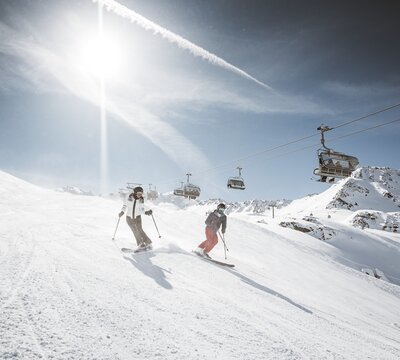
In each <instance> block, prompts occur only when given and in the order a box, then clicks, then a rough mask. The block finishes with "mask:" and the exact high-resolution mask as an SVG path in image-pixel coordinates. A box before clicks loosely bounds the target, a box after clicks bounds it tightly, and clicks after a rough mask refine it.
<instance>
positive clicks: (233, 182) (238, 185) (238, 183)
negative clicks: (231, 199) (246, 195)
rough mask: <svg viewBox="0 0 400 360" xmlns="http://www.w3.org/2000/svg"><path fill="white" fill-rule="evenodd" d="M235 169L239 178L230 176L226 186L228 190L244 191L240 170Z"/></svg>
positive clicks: (239, 168)
mask: <svg viewBox="0 0 400 360" xmlns="http://www.w3.org/2000/svg"><path fill="white" fill-rule="evenodd" d="M236 169H238V170H239V176H232V177H230V178H229V179H228V182H227V184H226V186H227V187H228V189H235V190H244V189H246V186H245V184H244V180H243V178H242V176H241V175H242V174H241V170H242V168H241V167H240V166H238V167H237V168H236Z"/></svg>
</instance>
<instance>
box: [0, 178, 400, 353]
mask: <svg viewBox="0 0 400 360" xmlns="http://www.w3.org/2000/svg"><path fill="white" fill-rule="evenodd" d="M0 180H1V181H2V182H3V188H5V189H9V191H8V192H5V193H4V190H3V193H2V200H1V202H0V213H1V214H4V216H3V217H2V218H1V220H0V221H1V225H2V226H1V227H0V266H1V272H0V309H1V313H0V359H46V360H48V359H57V360H67V359H68V360H81V359H85V360H86V359H89V360H91V359H93V360H94V359H96V360H99V359H101V360H106V359H110V360H119V359H121V360H131V359H167V360H172V359H182V358H188V359H238V360H239V359H240V360H243V359H244V360H247V359H248V360H261V359H262V360H264V359H289V360H295V359H296V360H297V359H318V360H319V359H335V360H336V359H352V360H353V359H360V360H361V359H362V360H364V359H389V360H391V359H393V360H394V359H398V358H399V357H398V355H399V354H400V340H399V339H400V306H399V305H400V290H399V287H398V286H396V285H393V284H390V283H387V282H384V281H380V280H377V279H375V278H372V277H369V276H367V275H365V274H363V273H361V272H359V271H357V270H355V269H354V268H351V267H348V266H345V264H343V263H341V262H338V261H337V256H338V255H340V254H342V253H341V252H340V251H339V250H338V249H337V248H335V247H334V246H332V245H331V243H329V242H322V241H320V240H317V239H315V238H313V237H311V236H309V235H307V234H303V233H300V232H297V231H293V230H290V229H287V228H282V227H280V226H278V221H276V222H274V221H272V219H268V221H267V223H257V218H256V217H254V216H253V217H248V216H246V215H245V214H243V215H241V214H232V215H231V216H229V217H228V230H227V237H226V240H227V245H228V248H229V251H228V252H227V255H228V259H227V261H228V262H232V263H234V264H235V265H236V267H235V268H233V269H230V268H227V267H221V266H219V265H216V264H212V263H209V262H206V261H201V259H198V258H197V256H194V255H193V254H192V253H191V251H192V249H194V248H195V247H196V246H197V244H198V243H200V242H201V241H202V240H204V228H203V224H204V213H205V211H206V210H207V209H208V208H204V207H203V208H199V207H193V208H190V207H189V208H187V209H186V210H182V209H179V208H174V207H171V206H169V205H163V204H160V205H157V206H156V205H154V206H153V210H154V216H155V217H156V220H157V224H158V227H159V229H160V232H161V233H162V238H161V239H159V238H158V236H157V232H156V230H155V229H154V226H153V223H152V220H151V218H149V217H144V219H143V225H144V229H145V230H146V232H147V233H148V234H149V236H150V237H151V238H152V239H153V242H154V250H153V251H151V252H148V253H141V254H126V253H122V252H121V251H120V249H121V248H122V247H133V246H134V241H133V238H132V235H131V233H130V230H129V228H128V226H127V225H126V223H125V221H121V222H120V226H119V229H118V232H117V236H116V240H115V241H111V237H112V234H113V231H114V228H115V221H116V218H117V214H118V212H119V210H120V207H121V204H120V203H119V202H117V201H111V200H104V199H101V198H96V197H84V196H73V195H70V194H60V193H56V192H52V191H47V190H43V189H38V188H35V187H32V188H29V191H30V194H31V197H28V198H23V199H21V198H19V197H18V196H17V195H15V192H14V191H13V189H15V188H19V187H20V185H19V180H18V179H13V178H10V177H7V176H5V175H4V174H3V173H1V172H0ZM26 186H27V185H25V187H26ZM17 194H18V193H17ZM38 199H39V200H40V201H38ZM10 209H15V210H17V209H18V210H19V211H18V212H15V213H14V212H10ZM16 213H19V216H16ZM121 220H122V219H121ZM332 224H334V220H332ZM346 226H347V228H346ZM337 228H338V229H339V228H340V229H341V231H343V232H344V233H346V234H350V233H351V234H352V236H354V237H357V236H358V237H359V238H360V239H361V236H364V238H365V236H368V234H369V232H361V231H359V230H357V229H354V228H352V227H349V226H348V225H345V224H344V223H343V222H340V223H337ZM385 236H386V237H387V238H388V239H389V240H392V241H391V242H390V245H391V246H394V247H395V246H396V244H399V241H398V240H400V239H399V236H398V235H396V234H390V235H387V234H386V235H383V237H381V238H380V239H384V238H385ZM377 237H379V232H377V231H373V232H372V233H371V237H370V238H368V239H369V240H368V241H372V240H373V239H374V238H377ZM371 239H372V240H371ZM212 255H213V256H214V257H215V258H216V259H220V260H223V259H224V251H223V246H222V244H218V245H217V247H216V248H215V250H213V254H212ZM343 255H346V254H343ZM346 256H350V255H349V254H347V255H346Z"/></svg>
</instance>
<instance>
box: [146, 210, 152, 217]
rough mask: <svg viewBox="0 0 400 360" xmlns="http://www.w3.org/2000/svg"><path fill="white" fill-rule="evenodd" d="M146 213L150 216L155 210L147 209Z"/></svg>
mask: <svg viewBox="0 0 400 360" xmlns="http://www.w3.org/2000/svg"><path fill="white" fill-rule="evenodd" d="M144 213H145V214H146V215H149V216H150V215H151V214H152V213H153V210H147V211H145V212H144Z"/></svg>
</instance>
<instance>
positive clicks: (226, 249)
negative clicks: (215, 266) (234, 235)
mask: <svg viewBox="0 0 400 360" xmlns="http://www.w3.org/2000/svg"><path fill="white" fill-rule="evenodd" d="M218 234H219V236H220V237H221V240H222V242H223V243H224V253H225V259H226V258H227V257H226V252H227V251H229V249H228V248H227V246H226V242H225V237H224V236H223V235H221V233H220V232H219V231H218Z"/></svg>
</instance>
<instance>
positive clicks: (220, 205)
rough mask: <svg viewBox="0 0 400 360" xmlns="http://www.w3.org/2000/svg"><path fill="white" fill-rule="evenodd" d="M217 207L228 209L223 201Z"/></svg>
mask: <svg viewBox="0 0 400 360" xmlns="http://www.w3.org/2000/svg"><path fill="white" fill-rule="evenodd" d="M217 209H218V210H219V209H226V206H225V204H224V203H221V204H219V205H218V206H217Z"/></svg>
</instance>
